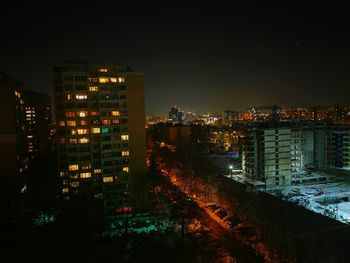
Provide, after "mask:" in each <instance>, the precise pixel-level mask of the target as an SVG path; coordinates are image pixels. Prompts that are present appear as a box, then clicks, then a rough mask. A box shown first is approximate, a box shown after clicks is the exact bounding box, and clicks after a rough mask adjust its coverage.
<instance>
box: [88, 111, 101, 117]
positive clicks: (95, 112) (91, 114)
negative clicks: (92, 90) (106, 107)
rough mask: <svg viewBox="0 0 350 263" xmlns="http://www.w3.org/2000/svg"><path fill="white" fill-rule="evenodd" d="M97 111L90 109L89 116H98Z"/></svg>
mask: <svg viewBox="0 0 350 263" xmlns="http://www.w3.org/2000/svg"><path fill="white" fill-rule="evenodd" d="M98 115H99V112H98V111H91V112H90V116H98Z"/></svg>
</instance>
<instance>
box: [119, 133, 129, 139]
mask: <svg viewBox="0 0 350 263" xmlns="http://www.w3.org/2000/svg"><path fill="white" fill-rule="evenodd" d="M121 139H122V141H127V140H129V135H127V134H124V135H122V136H121Z"/></svg>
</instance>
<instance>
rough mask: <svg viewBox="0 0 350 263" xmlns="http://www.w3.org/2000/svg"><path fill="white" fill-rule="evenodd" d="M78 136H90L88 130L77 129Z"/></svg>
mask: <svg viewBox="0 0 350 263" xmlns="http://www.w3.org/2000/svg"><path fill="white" fill-rule="evenodd" d="M77 132H78V134H88V133H89V131H88V129H77Z"/></svg>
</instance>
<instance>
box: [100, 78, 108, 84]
mask: <svg viewBox="0 0 350 263" xmlns="http://www.w3.org/2000/svg"><path fill="white" fill-rule="evenodd" d="M98 81H99V82H100V83H107V82H108V78H105V77H101V78H98Z"/></svg>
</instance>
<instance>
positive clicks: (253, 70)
mask: <svg viewBox="0 0 350 263" xmlns="http://www.w3.org/2000/svg"><path fill="white" fill-rule="evenodd" d="M48 2H49V1H48ZM50 2H51V1H50ZM145 2H147V5H145V4H143V5H140V4H139V3H138V2H131V1H130V2H129V4H126V3H125V1H121V2H118V1H113V4H111V3H108V2H102V1H99V3H97V1H96V3H95V4H93V3H90V2H89V1H85V2H82V3H81V4H77V3H75V4H73V3H72V2H64V1H60V2H59V1H57V2H56V3H50V4H46V5H45V4H44V5H43V4H35V3H34V2H31V1H26V3H23V4H17V6H12V7H5V6H2V7H1V15H0V22H1V39H0V48H1V49H0V69H1V70H3V71H5V72H8V73H10V74H11V75H12V76H13V77H14V78H17V79H19V80H21V81H23V82H24V84H25V87H26V88H27V89H33V90H37V91H45V92H47V93H50V94H51V93H52V92H51V91H52V67H53V66H54V65H60V64H62V63H63V60H64V59H70V58H78V59H86V60H88V61H89V63H90V64H128V65H130V66H131V67H133V68H134V69H136V70H138V71H142V72H144V74H145V100H146V113H147V114H166V113H167V111H168V109H169V108H170V106H171V105H178V106H180V107H181V108H183V109H184V110H192V111H196V112H199V113H206V112H208V111H222V110H225V109H245V108H247V107H251V106H261V105H271V104H281V105H285V106H302V105H324V104H334V103H350V85H349V84H350V74H349V73H350V66H349V61H350V53H349V49H350V36H349V25H350V24H349V20H348V18H347V17H348V9H347V8H345V6H342V5H338V4H337V3H336V1H328V2H327V5H326V4H322V3H321V1H319V2H314V3H310V2H309V1H300V2H309V3H308V4H307V3H297V1H293V2H292V1H279V2H280V3H278V4H277V3H272V2H268V1H260V2H267V3H260V4H254V3H253V2H250V4H243V2H244V3H247V2H249V1H235V2H237V3H236V4H231V5H220V4H219V3H218V1H216V2H214V1H212V2H211V4H206V5H204V4H201V5H197V6H195V5H189V2H188V3H187V4H186V5H184V4H172V3H171V1H163V4H161V5H159V4H158V5H156V4H155V3H154V2H153V3H152V2H149V1H145ZM173 2H175V1H173ZM240 2H241V3H240ZM322 2H323V1H322Z"/></svg>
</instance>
